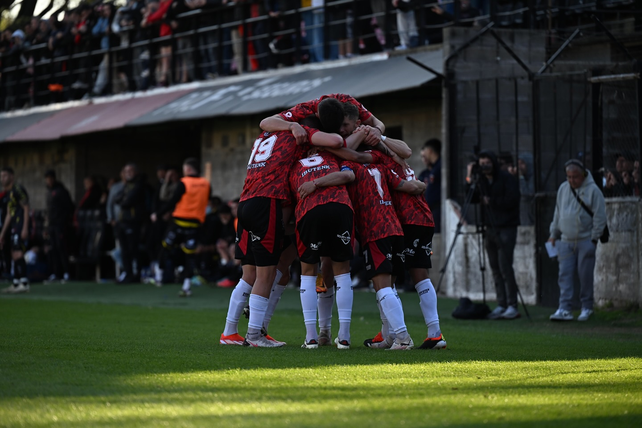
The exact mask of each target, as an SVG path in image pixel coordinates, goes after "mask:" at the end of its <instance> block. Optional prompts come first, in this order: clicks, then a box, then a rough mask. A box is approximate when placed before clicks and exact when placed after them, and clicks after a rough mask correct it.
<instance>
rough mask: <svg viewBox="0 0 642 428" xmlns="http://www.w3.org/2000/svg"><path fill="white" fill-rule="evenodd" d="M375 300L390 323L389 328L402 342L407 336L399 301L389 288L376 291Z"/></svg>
mask: <svg viewBox="0 0 642 428" xmlns="http://www.w3.org/2000/svg"><path fill="white" fill-rule="evenodd" d="M377 298H378V299H379V303H380V304H381V310H382V311H383V313H384V314H385V315H386V318H387V319H388V322H389V323H390V328H391V329H392V331H394V332H395V334H396V335H397V337H398V338H400V339H402V340H403V339H404V338H405V337H406V335H407V334H408V329H407V328H406V323H405V322H404V316H403V307H402V306H401V300H399V298H398V297H397V296H396V295H395V292H394V291H393V290H392V288H390V287H385V288H382V289H381V290H379V291H377Z"/></svg>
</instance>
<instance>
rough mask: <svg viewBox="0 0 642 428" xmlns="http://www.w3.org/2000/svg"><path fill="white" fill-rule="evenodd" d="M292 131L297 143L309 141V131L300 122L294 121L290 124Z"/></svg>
mask: <svg viewBox="0 0 642 428" xmlns="http://www.w3.org/2000/svg"><path fill="white" fill-rule="evenodd" d="M290 132H291V133H292V135H293V136H294V138H295V139H296V143H297V145H299V146H300V145H302V144H305V143H307V142H308V133H307V132H306V130H305V129H303V127H302V126H301V125H299V124H298V123H296V122H294V123H292V124H291V125H290Z"/></svg>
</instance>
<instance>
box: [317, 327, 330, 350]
mask: <svg viewBox="0 0 642 428" xmlns="http://www.w3.org/2000/svg"><path fill="white" fill-rule="evenodd" d="M330 345H332V339H331V337H330V332H329V331H326V330H321V331H320V332H319V346H330Z"/></svg>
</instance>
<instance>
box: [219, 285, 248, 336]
mask: <svg viewBox="0 0 642 428" xmlns="http://www.w3.org/2000/svg"><path fill="white" fill-rule="evenodd" d="M251 292H252V286H251V285H250V284H248V283H247V282H245V281H243V280H242V279H241V280H240V281H239V283H238V284H236V287H234V290H233V291H232V295H231V296H230V306H229V307H228V309H227V317H226V318H225V331H223V334H224V335H225V336H229V335H231V334H235V333H238V332H239V319H240V318H241V313H243V308H244V307H245V304H246V303H247V298H248V297H250V293H251Z"/></svg>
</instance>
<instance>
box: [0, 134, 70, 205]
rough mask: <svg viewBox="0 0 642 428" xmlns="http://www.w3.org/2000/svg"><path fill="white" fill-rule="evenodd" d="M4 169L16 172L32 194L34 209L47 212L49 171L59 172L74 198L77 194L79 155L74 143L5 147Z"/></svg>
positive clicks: (2, 155)
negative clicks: (46, 175) (46, 187)
mask: <svg viewBox="0 0 642 428" xmlns="http://www.w3.org/2000/svg"><path fill="white" fill-rule="evenodd" d="M0 165H2V166H10V167H11V168H13V170H14V171H15V174H16V181H17V182H18V183H19V184H21V185H23V186H24V187H25V188H26V189H27V192H28V193H29V199H30V207H31V209H36V210H42V209H45V208H46V189H45V182H44V174H45V171H46V170H48V169H53V170H54V171H56V175H57V176H58V180H60V181H61V182H62V183H63V184H64V185H65V186H66V187H67V189H68V190H69V191H70V192H71V194H72V195H73V194H74V192H75V190H76V180H75V175H76V165H77V155H76V148H75V145H74V144H72V143H70V142H65V141H55V142H48V143H3V144H2V150H1V151H0Z"/></svg>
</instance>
